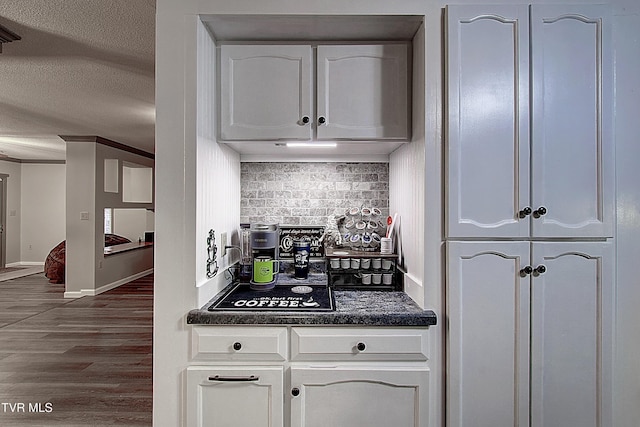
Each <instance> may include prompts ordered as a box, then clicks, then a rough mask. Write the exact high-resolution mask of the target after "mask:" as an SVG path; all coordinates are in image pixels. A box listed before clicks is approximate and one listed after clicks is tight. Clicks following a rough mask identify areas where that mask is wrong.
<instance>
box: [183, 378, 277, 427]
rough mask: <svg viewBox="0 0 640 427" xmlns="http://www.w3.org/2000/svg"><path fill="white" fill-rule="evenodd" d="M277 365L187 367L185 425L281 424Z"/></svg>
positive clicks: (235, 426)
mask: <svg viewBox="0 0 640 427" xmlns="http://www.w3.org/2000/svg"><path fill="white" fill-rule="evenodd" d="M283 381H284V375H283V369H282V367H280V366H259V367H250V366H216V367H213V366H197V367H189V368H187V385H188V387H187V425H188V426H198V427H204V426H225V427H247V426H251V427H276V426H282V425H284V424H283V422H284V418H283V406H284V405H283Z"/></svg>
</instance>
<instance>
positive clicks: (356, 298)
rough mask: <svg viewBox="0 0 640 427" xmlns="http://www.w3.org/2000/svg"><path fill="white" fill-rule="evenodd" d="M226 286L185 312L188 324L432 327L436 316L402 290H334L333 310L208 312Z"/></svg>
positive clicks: (435, 322)
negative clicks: (200, 305)
mask: <svg viewBox="0 0 640 427" xmlns="http://www.w3.org/2000/svg"><path fill="white" fill-rule="evenodd" d="M225 291H226V289H225V290H223V291H222V292H220V294H218V295H217V296H216V297H214V298H213V299H212V300H211V301H210V302H209V303H207V304H206V305H205V306H204V307H202V308H200V309H194V310H191V311H190V312H189V313H188V314H187V319H186V320H187V324H190V325H325V326H326V325H340V326H395V327H402V326H408V327H410V326H420V327H425V326H435V325H436V324H437V316H436V314H435V312H434V311H432V310H423V309H421V308H420V307H419V306H418V305H417V304H416V303H415V301H413V300H412V299H411V297H409V296H408V295H407V294H405V293H404V292H401V291H358V290H355V291H351V290H349V291H347V290H334V292H333V294H334V298H335V305H336V310H335V311H323V312H292V311H209V310H208V308H209V307H210V306H211V305H213V304H215V303H216V302H217V300H218V299H219V298H221V296H222V295H224V293H225Z"/></svg>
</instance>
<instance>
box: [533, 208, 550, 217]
mask: <svg viewBox="0 0 640 427" xmlns="http://www.w3.org/2000/svg"><path fill="white" fill-rule="evenodd" d="M546 213H547V208H545V207H544V206H540V207H539V208H538V209H536V210H535V211H533V217H534V218H540V217H541V216H542V215H545V214H546Z"/></svg>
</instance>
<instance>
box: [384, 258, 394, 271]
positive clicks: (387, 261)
mask: <svg viewBox="0 0 640 427" xmlns="http://www.w3.org/2000/svg"><path fill="white" fill-rule="evenodd" d="M391 264H392V262H391V260H390V259H386V258H385V259H383V260H382V269H383V270H389V269H390V268H391Z"/></svg>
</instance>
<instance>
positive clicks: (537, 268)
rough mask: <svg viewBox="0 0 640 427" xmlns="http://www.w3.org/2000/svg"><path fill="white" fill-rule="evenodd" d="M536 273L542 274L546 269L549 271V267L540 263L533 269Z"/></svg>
mask: <svg viewBox="0 0 640 427" xmlns="http://www.w3.org/2000/svg"><path fill="white" fill-rule="evenodd" d="M533 271H534V272H535V273H536V274H542V273H544V272H545V271H547V267H545V266H544V265H542V264H541V265H539V266H537V267H536V268H535V270H533Z"/></svg>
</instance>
